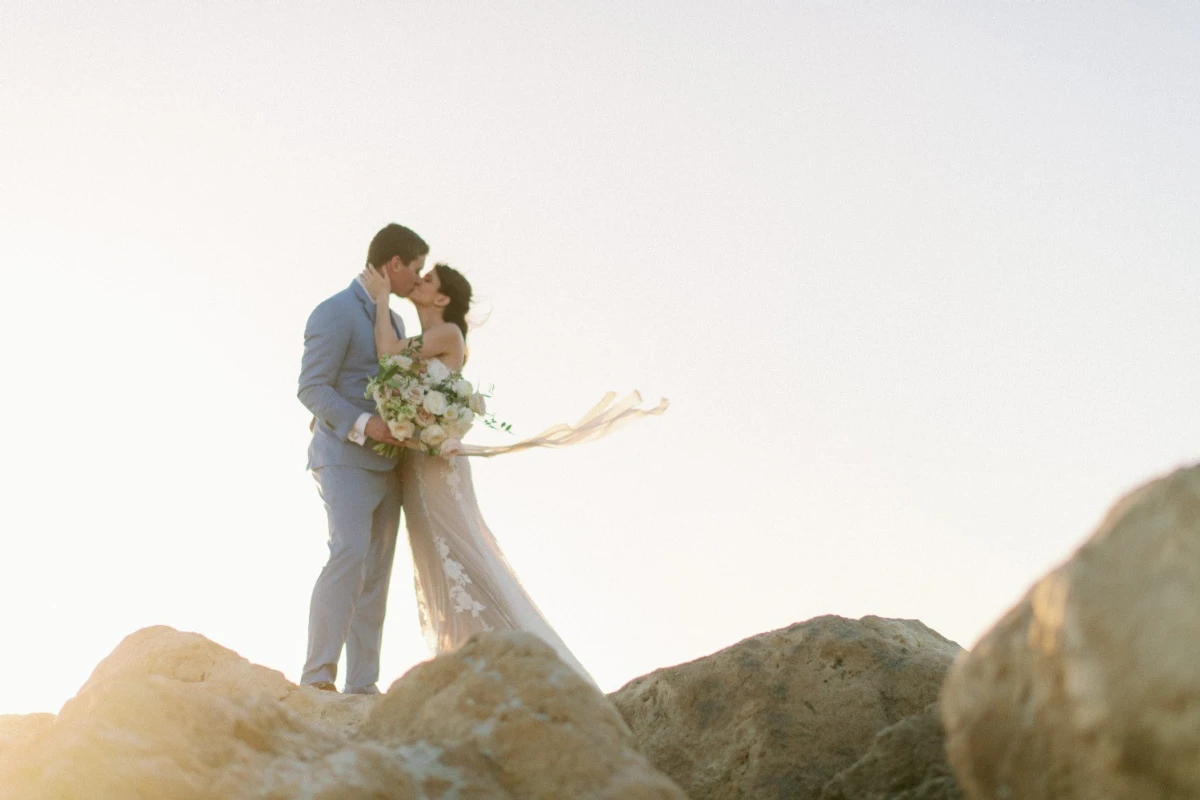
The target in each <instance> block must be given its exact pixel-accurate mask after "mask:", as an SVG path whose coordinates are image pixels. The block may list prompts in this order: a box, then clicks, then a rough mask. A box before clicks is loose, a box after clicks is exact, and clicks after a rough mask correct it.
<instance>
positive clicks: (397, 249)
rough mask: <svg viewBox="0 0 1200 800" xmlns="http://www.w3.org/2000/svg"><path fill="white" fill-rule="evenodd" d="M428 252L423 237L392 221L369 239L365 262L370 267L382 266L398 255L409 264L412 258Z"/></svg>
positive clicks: (427, 246)
mask: <svg viewBox="0 0 1200 800" xmlns="http://www.w3.org/2000/svg"><path fill="white" fill-rule="evenodd" d="M428 253H429V245H427V244H425V240H424V239H422V238H421V237H420V236H417V234H415V233H413V232H412V231H411V230H409V229H408V228H406V227H404V226H403V225H397V224H396V223H394V222H393V223H392V224H391V225H386V226H384V228H383V229H382V230H381V231H379V233H377V234H375V238H374V239H372V240H371V246H370V247H369V248H367V263H368V264H370V265H371V266H372V267H382V266H383V265H384V264H386V263H387V262H389V261H391V260H392V257H393V256H400V260H401V261H403V262H404V263H405V264H411V263H412V260H413V259H414V258H417V257H418V256H423V255H426V254H428Z"/></svg>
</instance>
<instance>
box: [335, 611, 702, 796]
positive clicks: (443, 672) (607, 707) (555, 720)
mask: <svg viewBox="0 0 1200 800" xmlns="http://www.w3.org/2000/svg"><path fill="white" fill-rule="evenodd" d="M355 738H356V739H357V740H359V741H370V742H374V743H377V744H379V745H382V746H384V747H388V748H396V747H403V746H405V744H406V743H412V742H421V743H423V744H424V746H425V747H426V748H431V749H430V750H429V752H437V753H439V754H440V758H441V760H442V763H443V764H444V765H445V766H446V767H447V769H449V768H451V767H453V771H454V773H455V775H458V776H461V777H456V778H454V780H455V781H456V784H455V785H456V786H458V787H459V791H460V793H461V796H463V797H467V796H470V797H475V796H476V795H475V794H473V793H472V792H471V790H469V789H468V787H470V789H475V788H476V787H478V791H480V792H481V793H480V794H479V795H478V796H480V797H513V798H529V799H530V800H537V799H541V798H544V800H563V799H564V798H582V797H587V798H596V800H600V798H613V800H616V799H617V798H629V800H651V799H652V798H655V799H661V800H687V798H686V796H685V795H684V794H683V792H682V791H680V790H679V787H677V786H675V785H674V784H673V783H671V781H670V780H668V779H667V777H666V776H664V775H662V774H661V773H659V772H657V771H656V770H654V769H653V768H652V767H651V766H650V764H649V762H647V760H646V758H645V757H644V756H643V755H641V754H640V753H639V752H638V751H637V749H636V747H635V744H634V739H633V734H632V733H631V731H630V730H629V728H628V726H626V724H625V722H624V720H622V718H621V715H620V714H619V713H618V712H617V709H616V708H615V707H614V706H613V705H612V704H611V703H610V702H609V701H608V700H607V699H606V698H605V697H604V695H602V694H600V693H599V692H598V691H596V689H595V688H593V686H592V685H591V684H590V683H589V682H587V681H586V680H584V679H583V678H581V677H580V676H579V675H578V674H576V673H575V672H574V671H573V670H572V669H571V668H570V667H568V666H567V665H566V664H564V663H563V662H562V661H561V660H559V658H558V656H557V655H555V653H554V650H553V649H551V648H550V647H549V646H548V645H546V644H545V643H543V642H542V641H541V640H540V639H537V638H536V637H534V636H531V635H529V634H524V633H520V634H512V633H509V634H489V635H486V636H476V637H475V638H474V639H472V640H471V641H469V642H468V643H467V644H466V645H464V646H463V647H462V648H461V649H459V650H458V651H456V652H455V653H452V654H450V655H445V656H441V657H440V658H437V659H434V660H433V661H427V662H425V663H423V664H419V665H418V666H416V667H415V668H413V669H412V670H411V671H410V672H409V673H408V674H407V675H405V676H404V677H403V678H402V679H401V680H400V681H398V682H397V683H396V684H393V686H392V688H391V689H390V690H389V691H388V693H387V695H386V696H385V697H384V699H383V702H382V703H380V705H379V706H378V707H377V708H376V709H374V710H373V711H372V712H371V716H370V717H369V718H368V719H367V721H366V722H365V723H364V724H363V726H362V728H361V729H359V731H358V733H357V734H356V736H355ZM446 779H447V780H449V779H450V778H449V777H447V778H446ZM485 779H486V780H485ZM458 781H463V782H458ZM474 781H478V783H474ZM489 792H490V793H489ZM456 796H459V795H456Z"/></svg>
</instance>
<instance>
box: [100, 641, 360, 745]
mask: <svg viewBox="0 0 1200 800" xmlns="http://www.w3.org/2000/svg"><path fill="white" fill-rule="evenodd" d="M150 675H158V676H160V677H163V678H168V679H170V680H172V681H179V682H182V683H186V684H189V685H190V686H191V687H192V688H195V689H199V690H201V691H205V692H210V693H213V694H217V695H220V696H222V697H254V696H256V695H266V696H269V697H271V698H273V699H275V700H277V701H279V702H280V703H281V704H282V705H283V706H284V707H285V708H287V709H288V710H289V711H291V712H293V713H295V714H296V715H298V716H299V717H301V718H302V719H304V720H307V721H308V722H311V723H313V724H314V725H316V726H317V727H318V728H322V729H324V730H326V731H328V732H331V733H335V734H340V735H349V734H350V732H352V731H353V730H354V729H355V728H357V727H358V726H359V724H360V723H361V722H362V721H363V720H365V719H366V718H367V714H368V713H370V710H371V708H372V707H374V705H375V703H376V702H377V701H378V699H379V698H378V697H377V696H366V695H345V694H338V693H334V692H322V691H318V690H316V689H312V688H310V687H307V686H297V685H296V684H294V683H292V682H291V681H289V680H288V679H287V678H285V677H283V673H282V672H279V671H278V670H273V669H269V668H268V667H264V666H260V665H258V664H252V663H250V662H249V661H247V660H246V659H244V658H242V657H241V656H240V655H238V654H237V653H235V652H234V651H232V650H230V649H228V648H226V647H222V646H221V645H219V644H217V643H216V642H213V641H212V640H210V639H207V638H205V637H204V636H201V635H200V634H198V633H187V632H184V631H177V630H175V629H174V628H170V627H167V626H165V625H156V626H154V627H150V628H143V629H142V630H140V631H137V632H136V633H131V634H130V635H129V636H126V637H125V638H124V639H123V640H122V641H121V643H120V644H119V645H117V648H116V649H115V650H113V652H112V653H110V654H109V655H108V657H107V658H105V659H104V660H103V661H101V662H100V663H99V664H98V665H97V666H96V669H95V670H93V671H92V674H91V677H89V678H88V680H87V682H86V683H85V684H84V685H83V688H82V689H80V690H79V694H80V695H84V694H87V693H89V692H90V691H91V690H92V689H94V688H96V687H99V686H101V685H102V684H104V683H106V682H108V681H110V680H118V681H122V682H128V681H129V680H131V679H133V678H138V677H146V676H150Z"/></svg>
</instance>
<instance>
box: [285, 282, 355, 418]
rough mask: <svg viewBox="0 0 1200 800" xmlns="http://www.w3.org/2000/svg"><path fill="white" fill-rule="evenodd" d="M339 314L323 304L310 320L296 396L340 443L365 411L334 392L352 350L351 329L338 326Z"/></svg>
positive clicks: (332, 306) (328, 305)
mask: <svg viewBox="0 0 1200 800" xmlns="http://www.w3.org/2000/svg"><path fill="white" fill-rule="evenodd" d="M336 311H337V309H336V307H335V306H334V305H333V304H330V303H322V304H321V305H319V306H317V308H316V310H315V311H313V313H312V315H311V316H310V317H309V318H308V324H307V325H306V326H305V328H304V357H303V359H302V360H301V362H300V388H299V391H297V392H296V396H297V397H299V398H300V402H301V403H303V404H304V406H305V407H306V408H307V409H308V410H309V411H311V412H312V413H313V414H314V415H315V416H316V417H317V418H318V419H320V420H321V421H323V422H324V423H325V424H326V425H328V426H329V427H330V428H332V429H333V432H334V433H335V434H336V435H337V437H338V438H339V439H346V438H347V437H348V436H349V434H350V432H351V431H352V430H354V423H355V422H357V421H358V418H359V415H361V414H362V413H363V411H362V409H361V408H359V407H358V406H356V405H354V404H353V403H351V402H350V401H349V400H347V399H346V398H344V397H342V396H341V395H340V394H338V393H337V390H336V389H335V388H334V382H335V381H336V380H337V375H338V371H339V370H341V368H342V362H344V361H345V359H346V351H347V350H348V349H349V347H350V328H349V326H347V325H345V324H341V325H339V324H338V319H337V316H338V315H337V313H336Z"/></svg>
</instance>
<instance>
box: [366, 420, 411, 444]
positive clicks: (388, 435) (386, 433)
mask: <svg viewBox="0 0 1200 800" xmlns="http://www.w3.org/2000/svg"><path fill="white" fill-rule="evenodd" d="M363 433H365V434H367V436H369V437H371V438H372V439H374V440H375V441H377V442H383V443H384V444H394V445H397V446H399V447H403V446H404V442H402V441H400V440H399V439H395V438H393V437H392V432H391V431H390V430H388V426H387V423H386V422H384V421H383V417H381V416H379V415H378V414H372V415H371V418H370V419H369V420H367V427H366V428H364V429H363Z"/></svg>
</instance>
